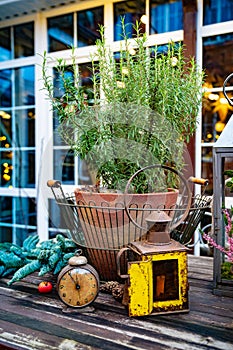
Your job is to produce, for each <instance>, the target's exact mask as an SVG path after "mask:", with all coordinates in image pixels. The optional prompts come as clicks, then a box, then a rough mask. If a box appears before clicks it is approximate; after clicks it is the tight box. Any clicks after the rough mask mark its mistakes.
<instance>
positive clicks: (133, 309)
mask: <svg viewBox="0 0 233 350" xmlns="http://www.w3.org/2000/svg"><path fill="white" fill-rule="evenodd" d="M171 220H172V219H171V217H169V216H168V215H167V214H166V212H165V211H155V212H152V213H151V214H150V215H149V216H148V217H147V219H146V222H147V227H148V230H147V234H146V239H145V240H143V241H136V242H132V243H130V245H129V246H128V247H127V248H123V249H122V250H120V252H119V254H118V262H119V261H120V259H121V255H122V254H123V253H124V252H126V251H127V250H128V251H130V254H128V256H130V257H131V258H130V260H128V271H127V272H128V274H127V275H121V273H120V271H119V274H120V276H121V277H122V278H127V286H128V287H127V290H128V296H127V304H128V313H129V316H145V315H149V314H161V313H171V312H188V311H189V301H188V274H187V248H186V247H185V246H183V245H182V244H180V243H179V242H177V241H174V240H173V239H171V238H170V232H169V226H170V222H171Z"/></svg>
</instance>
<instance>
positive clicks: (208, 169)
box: [201, 147, 213, 195]
mask: <svg viewBox="0 0 233 350" xmlns="http://www.w3.org/2000/svg"><path fill="white" fill-rule="evenodd" d="M201 160H202V161H201V167H202V169H201V177H202V178H203V179H208V180H209V184H208V186H207V188H206V190H205V193H206V194H209V195H212V194H213V149H212V147H202V158H201Z"/></svg>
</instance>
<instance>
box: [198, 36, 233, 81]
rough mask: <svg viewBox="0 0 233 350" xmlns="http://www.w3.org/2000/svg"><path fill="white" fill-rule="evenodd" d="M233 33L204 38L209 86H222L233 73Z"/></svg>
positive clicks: (204, 53) (205, 67)
mask: <svg viewBox="0 0 233 350" xmlns="http://www.w3.org/2000/svg"><path fill="white" fill-rule="evenodd" d="M232 50H233V33H228V34H224V35H214V36H209V37H206V38H203V68H204V70H205V72H206V75H207V77H206V81H207V83H208V87H210V88H211V87H222V86H223V82H224V80H225V79H226V77H227V76H228V75H229V74H230V73H232V56H231V55H229V52H232Z"/></svg>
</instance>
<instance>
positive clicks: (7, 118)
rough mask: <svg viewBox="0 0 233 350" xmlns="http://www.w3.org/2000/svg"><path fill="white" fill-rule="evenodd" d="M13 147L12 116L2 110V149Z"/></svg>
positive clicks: (0, 113) (0, 142)
mask: <svg viewBox="0 0 233 350" xmlns="http://www.w3.org/2000/svg"><path fill="white" fill-rule="evenodd" d="M9 147H12V115H11V114H10V111H7V112H5V111H3V110H0V148H9Z"/></svg>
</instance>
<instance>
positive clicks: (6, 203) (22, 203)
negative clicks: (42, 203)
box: [0, 196, 36, 245]
mask: <svg viewBox="0 0 233 350" xmlns="http://www.w3.org/2000/svg"><path fill="white" fill-rule="evenodd" d="M0 223H1V225H0V242H11V241H12V239H13V238H12V232H13V231H14V236H15V237H16V241H17V242H16V243H17V244H20V245H22V242H23V240H24V239H25V238H26V237H27V236H28V234H29V232H30V233H33V232H35V229H36V206H35V198H28V197H7V196H1V198H0ZM11 225H12V226H11ZM13 225H24V226H25V227H24V228H22V229H20V228H15V227H14V228H13ZM7 226H8V227H7ZM29 226H30V227H29ZM32 227H33V228H32Z"/></svg>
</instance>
